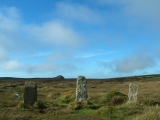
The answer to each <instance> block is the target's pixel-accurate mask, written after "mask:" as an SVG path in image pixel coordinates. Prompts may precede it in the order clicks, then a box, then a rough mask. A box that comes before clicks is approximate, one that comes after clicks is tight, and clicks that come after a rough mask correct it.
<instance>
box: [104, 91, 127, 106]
mask: <svg viewBox="0 0 160 120" xmlns="http://www.w3.org/2000/svg"><path fill="white" fill-rule="evenodd" d="M127 99H128V96H127V95H125V94H123V93H120V92H118V91H111V92H109V93H107V94H106V95H104V96H103V98H102V101H101V103H102V104H107V105H120V104H122V103H124V102H126V101H127Z"/></svg>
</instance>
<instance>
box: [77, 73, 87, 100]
mask: <svg viewBox="0 0 160 120" xmlns="http://www.w3.org/2000/svg"><path fill="white" fill-rule="evenodd" d="M87 97H88V95H87V80H86V78H85V77H84V76H78V79H77V88H76V101H78V102H82V101H85V100H87Z"/></svg>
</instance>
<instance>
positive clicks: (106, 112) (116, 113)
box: [97, 104, 143, 119]
mask: <svg viewBox="0 0 160 120" xmlns="http://www.w3.org/2000/svg"><path fill="white" fill-rule="evenodd" d="M142 112H143V107H142V106H141V105H138V104H124V105H120V106H105V107H101V108H100V109H98V110H97V114H98V115H100V116H103V117H108V118H110V119H117V118H118V119H124V118H125V117H128V116H132V115H136V114H140V113H142Z"/></svg>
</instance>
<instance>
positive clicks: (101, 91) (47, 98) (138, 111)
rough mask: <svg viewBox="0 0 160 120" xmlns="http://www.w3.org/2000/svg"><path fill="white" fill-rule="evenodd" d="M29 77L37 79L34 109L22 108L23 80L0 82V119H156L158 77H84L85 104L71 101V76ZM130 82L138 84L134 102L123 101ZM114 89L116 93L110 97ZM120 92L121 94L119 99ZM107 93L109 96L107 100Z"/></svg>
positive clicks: (159, 102)
mask: <svg viewBox="0 0 160 120" xmlns="http://www.w3.org/2000/svg"><path fill="white" fill-rule="evenodd" d="M26 80H27V79H26ZM32 80H33V81H37V86H38V101H41V102H39V103H40V104H38V105H39V106H38V107H37V108H34V107H31V108H29V109H26V108H23V98H22V96H23V95H22V94H23V90H24V82H25V80H20V79H18V80H12V81H9V80H6V81H0V120H67V119H68V120H75V119H76V120H80V119H85V120H112V119H113V120H160V106H159V105H160V87H159V86H160V78H158V77H157V78H156V77H150V76H149V77H139V78H137V77H132V78H120V79H104V80H88V85H87V89H88V100H87V101H86V102H85V103H77V102H75V90H76V80H74V79H73V80H69V79H68V80H52V79H46V80H44V79H43V80H42V79H32ZM130 82H132V83H135V84H138V85H139V93H138V102H137V103H136V104H128V103H127V102H125V98H124V96H125V95H127V94H128V85H129V83H130ZM115 91H117V92H118V94H119V93H120V94H119V95H118V96H114V95H115V94H114V95H113V93H114V92H115ZM15 94H19V95H20V96H21V98H17V97H16V96H15ZM121 94H123V95H124V96H123V101H122V100H121V99H122V98H121V96H120V95H121ZM109 96H112V97H113V98H112V100H111V101H110V99H109ZM114 99H116V100H117V99H118V100H119V101H120V102H115V101H113V100H114ZM41 104H42V105H41Z"/></svg>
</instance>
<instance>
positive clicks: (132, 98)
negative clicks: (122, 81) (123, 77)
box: [128, 83, 139, 103]
mask: <svg viewBox="0 0 160 120" xmlns="http://www.w3.org/2000/svg"><path fill="white" fill-rule="evenodd" d="M138 88H139V86H138V85H136V84H132V83H130V84H129V93H128V98H129V101H128V102H129V103H135V102H137V94H138Z"/></svg>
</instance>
